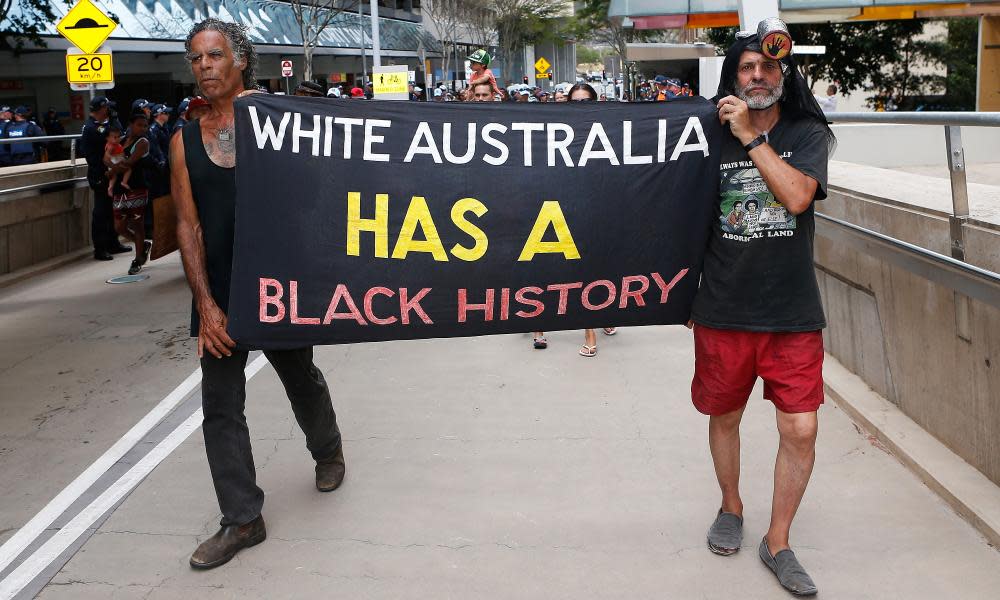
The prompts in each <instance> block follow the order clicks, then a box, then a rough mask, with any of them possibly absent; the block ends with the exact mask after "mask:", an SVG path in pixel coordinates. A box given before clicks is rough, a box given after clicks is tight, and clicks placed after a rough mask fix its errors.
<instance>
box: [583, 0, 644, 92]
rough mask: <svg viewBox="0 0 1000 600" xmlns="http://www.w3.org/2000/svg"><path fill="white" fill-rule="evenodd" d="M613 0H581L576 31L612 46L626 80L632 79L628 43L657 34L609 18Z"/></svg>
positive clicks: (590, 38)
mask: <svg viewBox="0 0 1000 600" xmlns="http://www.w3.org/2000/svg"><path fill="white" fill-rule="evenodd" d="M610 6H611V0H579V1H578V2H577V9H576V16H575V17H574V19H573V22H572V25H571V26H572V28H573V30H574V32H575V33H576V34H577V35H578V36H579V37H581V38H583V39H588V40H593V41H595V42H597V43H599V44H602V45H605V46H610V47H611V49H612V50H613V51H614V54H616V55H617V56H618V57H619V58H620V60H621V62H622V67H623V71H624V72H625V80H626V81H628V80H630V76H629V71H630V69H629V66H628V62H627V59H626V57H627V56H628V45H629V44H632V43H636V42H645V41H648V40H649V39H651V38H653V37H655V36H656V35H657V34H656V33H654V32H652V31H649V30H640V29H635V28H634V27H627V28H626V27H622V22H621V21H620V20H616V19H610V18H608V8H610Z"/></svg>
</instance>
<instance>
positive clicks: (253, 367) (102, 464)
mask: <svg viewBox="0 0 1000 600" xmlns="http://www.w3.org/2000/svg"><path fill="white" fill-rule="evenodd" d="M266 363H267V358H265V356H264V355H263V354H261V355H260V356H258V357H257V358H256V359H255V360H254V361H253V362H252V363H250V364H249V365H247V367H246V370H245V371H244V375H245V376H246V380H247V381H249V380H250V379H251V378H252V377H253V376H254V375H256V374H257V373H258V372H259V371H260V370H261V369H262V368H264V365H265V364H266ZM200 382H201V369H197V370H196V371H195V372H194V373H192V374H191V375H190V376H188V378H187V379H185V380H184V381H183V382H182V383H181V384H180V385H179V386H177V387H176V388H175V389H174V390H173V391H172V392H170V394H168V395H167V397H166V398H164V399H163V400H162V401H161V402H160V403H159V404H158V405H157V406H156V407H155V408H153V410H151V411H150V412H149V413H148V414H147V415H146V416H145V417H143V418H142V420H140V421H139V422H138V423H136V424H135V426H134V427H132V429H130V430H129V431H128V433H126V434H125V435H124V436H122V438H121V439H120V440H118V441H117V442H115V444H114V445H113V446H112V447H111V448H110V449H108V451H107V452H105V453H104V455H102V456H101V457H100V458H98V459H97V460H96V461H94V463H93V464H91V465H90V466H89V467H88V468H87V470H85V471H84V472H83V473H81V474H80V475H79V476H78V477H77V478H76V479H75V480H73V482H72V483H70V484H69V485H68V486H66V488H65V489H63V491H61V492H60V493H59V494H58V495H57V496H56V497H55V498H53V499H52V501H51V502H49V503H48V504H47V505H46V506H45V508H43V509H42V510H41V511H39V512H38V514H36V515H35V516H34V517H33V518H32V519H31V520H30V521H29V522H28V523H27V524H25V526H24V527H22V528H21V529H20V530H19V531H18V532H17V533H16V534H14V536H12V537H11V538H10V539H9V540H7V543H5V544H4V545H3V546H2V547H0V570H2V569H4V568H5V567H6V566H7V565H9V564H10V563H11V562H12V561H13V560H14V559H15V558H17V556H18V555H20V554H21V552H23V551H24V549H25V548H27V547H28V546H29V545H30V544H31V543H32V542H33V541H34V540H35V539H37V538H38V536H39V535H41V534H42V533H43V532H44V531H45V529H46V528H47V527H48V526H49V525H51V524H52V522H53V521H55V519H56V518H58V517H59V515H61V514H62V513H63V512H65V511H66V509H67V508H69V506H70V505H72V504H73V502H75V501H76V500H77V499H78V498H79V497H80V496H81V495H82V494H83V493H84V492H85V491H87V489H89V488H90V486H92V485H93V484H94V482H96V481H97V480H98V479H99V478H100V477H101V476H102V475H103V474H104V473H106V472H107V471H108V469H110V468H111V467H112V466H113V465H114V464H115V463H117V462H118V460H120V459H121V458H122V457H123V456H124V455H125V454H126V453H127V452H128V451H129V450H131V449H132V448H133V447H134V446H135V445H136V444H137V443H138V442H139V441H141V440H142V439H143V438H144V437H145V436H146V435H147V434H148V433H149V432H150V431H151V430H152V429H153V427H155V426H156V424H157V423H159V421H160V420H162V418H163V417H164V416H166V415H167V414H168V413H169V412H170V411H171V410H173V409H174V408H175V407H176V406H177V404H179V403H180V401H181V400H183V399H184V397H185V396H187V395H188V394H189V393H190V392H191V391H192V390H193V389H195V387H197V385H198V384H199V383H200ZM201 418H202V412H201V409H200V408H199V409H198V410H197V411H195V412H194V413H193V414H192V415H191V416H190V417H188V418H187V419H186V420H185V421H184V422H183V423H182V424H181V425H180V426H178V427H177V429H175V430H174V431H172V432H171V433H170V434H168V435H167V437H166V438H164V440H163V441H162V442H160V443H159V444H158V445H157V446H156V447H155V448H153V450H151V451H150V452H149V453H148V454H147V455H146V456H145V457H143V458H142V460H140V461H139V462H138V463H136V465H135V466H133V467H132V468H131V469H130V470H129V471H128V472H126V473H125V475H123V476H122V477H121V478H120V479H118V481H116V482H115V483H114V484H112V485H111V486H110V487H109V488H108V489H107V490H105V491H104V493H102V494H101V495H100V496H99V497H98V498H97V499H95V500H94V501H93V502H91V504H90V505H89V506H87V507H86V508H85V509H83V511H81V512H80V513H79V514H78V515H77V516H76V517H74V518H73V519H72V520H71V521H70V522H69V523H67V524H66V526H65V527H63V528H62V529H60V530H59V531H58V532H57V533H56V534H55V535H53V537H52V538H51V539H49V540H48V541H47V542H46V543H45V544H43V545H42V546H41V547H40V548H39V549H38V550H36V551H35V552H34V553H33V554H32V555H31V556H30V557H28V558H27V559H26V560H25V561H24V563H22V564H21V565H20V566H18V568H17V569H15V570H14V571H12V572H11V573H10V575H8V576H7V577H6V578H5V579H4V580H3V581H0V599H2V600H6V599H8V598H12V597H13V596H14V595H15V594H16V593H17V592H19V591H20V590H22V589H23V588H24V587H25V586H26V585H28V584H29V583H31V581H32V580H33V579H34V578H35V577H36V576H37V575H38V574H39V573H40V572H41V571H42V570H43V569H44V568H45V567H47V566H48V565H49V564H51V563H52V562H53V561H54V560H56V559H57V558H58V557H59V555H60V554H62V553H63V552H64V551H65V550H66V548H68V547H69V546H70V545H71V544H72V543H73V541H75V540H76V539H77V538H79V537H80V535H82V534H83V533H84V531H86V529H87V527H89V526H90V525H91V524H93V523H94V521H96V520H97V519H98V518H100V516H101V515H103V514H104V513H105V512H107V510H108V509H110V508H111V507H112V506H114V505H115V503H117V502H118V501H119V500H121V498H123V497H124V496H125V495H126V494H127V493H128V492H129V491H131V490H132V489H133V488H134V487H135V486H136V485H138V484H139V483H140V482H141V481H142V479H143V478H144V477H145V476H146V475H148V474H149V473H150V472H151V471H152V470H153V469H154V468H156V466H157V465H158V464H160V462H161V461H163V459H164V458H166V457H167V456H168V455H169V454H170V452H172V451H173V450H174V449H175V448H176V447H177V446H178V445H180V443H181V442H183V441H184V440H185V439H186V438H187V437H188V436H189V435H190V434H191V432H192V431H194V429H195V428H197V425H198V424H199V423H200V422H201ZM192 423H194V425H192ZM108 498H114V500H113V501H111V502H108V501H107V500H108ZM100 506H104V508H103V510H100V511H98V512H96V513H94V512H93V511H95V510H97V509H98V508H99V507H100ZM91 517H92V518H91ZM84 522H85V523H86V525H84V526H83V527H80V524H81V523H84ZM56 540H58V541H56ZM57 548H58V551H55V550H56V549H57ZM25 577H27V579H25ZM10 590H13V591H10Z"/></svg>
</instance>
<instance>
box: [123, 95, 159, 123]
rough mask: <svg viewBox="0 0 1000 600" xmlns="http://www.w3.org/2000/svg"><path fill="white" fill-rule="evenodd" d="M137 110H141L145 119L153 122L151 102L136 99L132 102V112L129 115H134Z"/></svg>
mask: <svg viewBox="0 0 1000 600" xmlns="http://www.w3.org/2000/svg"><path fill="white" fill-rule="evenodd" d="M139 110H141V111H142V112H144V113H146V119H147V120H148V121H152V120H153V103H152V102H150V101H149V100H146V99H145V98H136V99H135V100H133V101H132V112H130V113H129V114H130V115H134V114H135V113H136V111H139Z"/></svg>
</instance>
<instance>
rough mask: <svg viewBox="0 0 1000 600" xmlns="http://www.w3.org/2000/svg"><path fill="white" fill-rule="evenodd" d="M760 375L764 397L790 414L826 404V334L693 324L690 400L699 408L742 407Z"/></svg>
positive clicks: (707, 410) (714, 411) (715, 411)
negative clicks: (824, 396)
mask: <svg viewBox="0 0 1000 600" xmlns="http://www.w3.org/2000/svg"><path fill="white" fill-rule="evenodd" d="M758 377H760V378H761V379H763V380H764V397H765V398H767V399H768V400H770V401H771V402H774V406H775V407H777V409H778V410H780V411H781V412H785V413H804V412H813V411H815V410H817V409H819V406H820V405H821V404H823V333H822V332H821V331H806V332H795V333H785V332H781V333H777V332H775V333H771V332H758V331H736V330H731V329H712V328H711V327H704V326H702V325H695V326H694V380H693V381H692V382H691V400H692V401H693V402H694V406H695V408H697V409H698V411H699V412H701V413H704V414H706V415H723V414H726V413H730V412H733V411H734V410H739V409H740V408H742V407H743V406H744V405H745V404H746V403H747V399H749V397H750V390H752V389H753V386H754V383H756V381H757V378H758Z"/></svg>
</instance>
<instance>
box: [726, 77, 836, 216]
mask: <svg viewBox="0 0 1000 600" xmlns="http://www.w3.org/2000/svg"><path fill="white" fill-rule="evenodd" d="M749 110H750V109H749V108H748V107H747V104H746V102H744V101H743V100H740V99H739V98H737V97H735V96H726V97H725V98H723V99H722V100H719V121H721V122H722V124H723V125H725V124H726V123H729V128H730V132H731V133H732V134H733V137H735V138H736V139H737V140H739V142H740V144H742V145H744V146H745V145H747V144H749V143H750V142H752V141H753V139H754V138H755V137H757V133H756V131H755V130H754V129H752V128H751V127H750V118H749V114H748V113H749ZM749 154H750V159H751V160H753V163H754V165H755V166H756V167H757V170H758V171H760V175H761V177H763V178H764V181H765V182H766V183H767V188H768V189H769V190H771V193H772V194H774V197H775V198H776V199H777V200H778V202H781V204H782V206H784V207H785V209H786V210H787V211H788V212H790V213H792V214H793V215H798V214H801V213H803V212H804V211H805V210H806V209H807V208H809V205H810V204H812V201H813V197H815V195H816V187H817V186H818V185H819V183H817V181H816V180H815V179H813V178H812V177H809V176H808V175H806V174H805V173H803V172H802V171H799V170H798V169H796V168H795V167H793V166H792V165H790V164H788V163H787V162H785V161H784V160H782V159H781V157H780V156H778V154H777V153H776V152H775V151H774V149H773V148H771V146H770V145H769V144H761V145H759V146H757V147H756V148H754V149H753V150H751V151H750V152H749Z"/></svg>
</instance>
